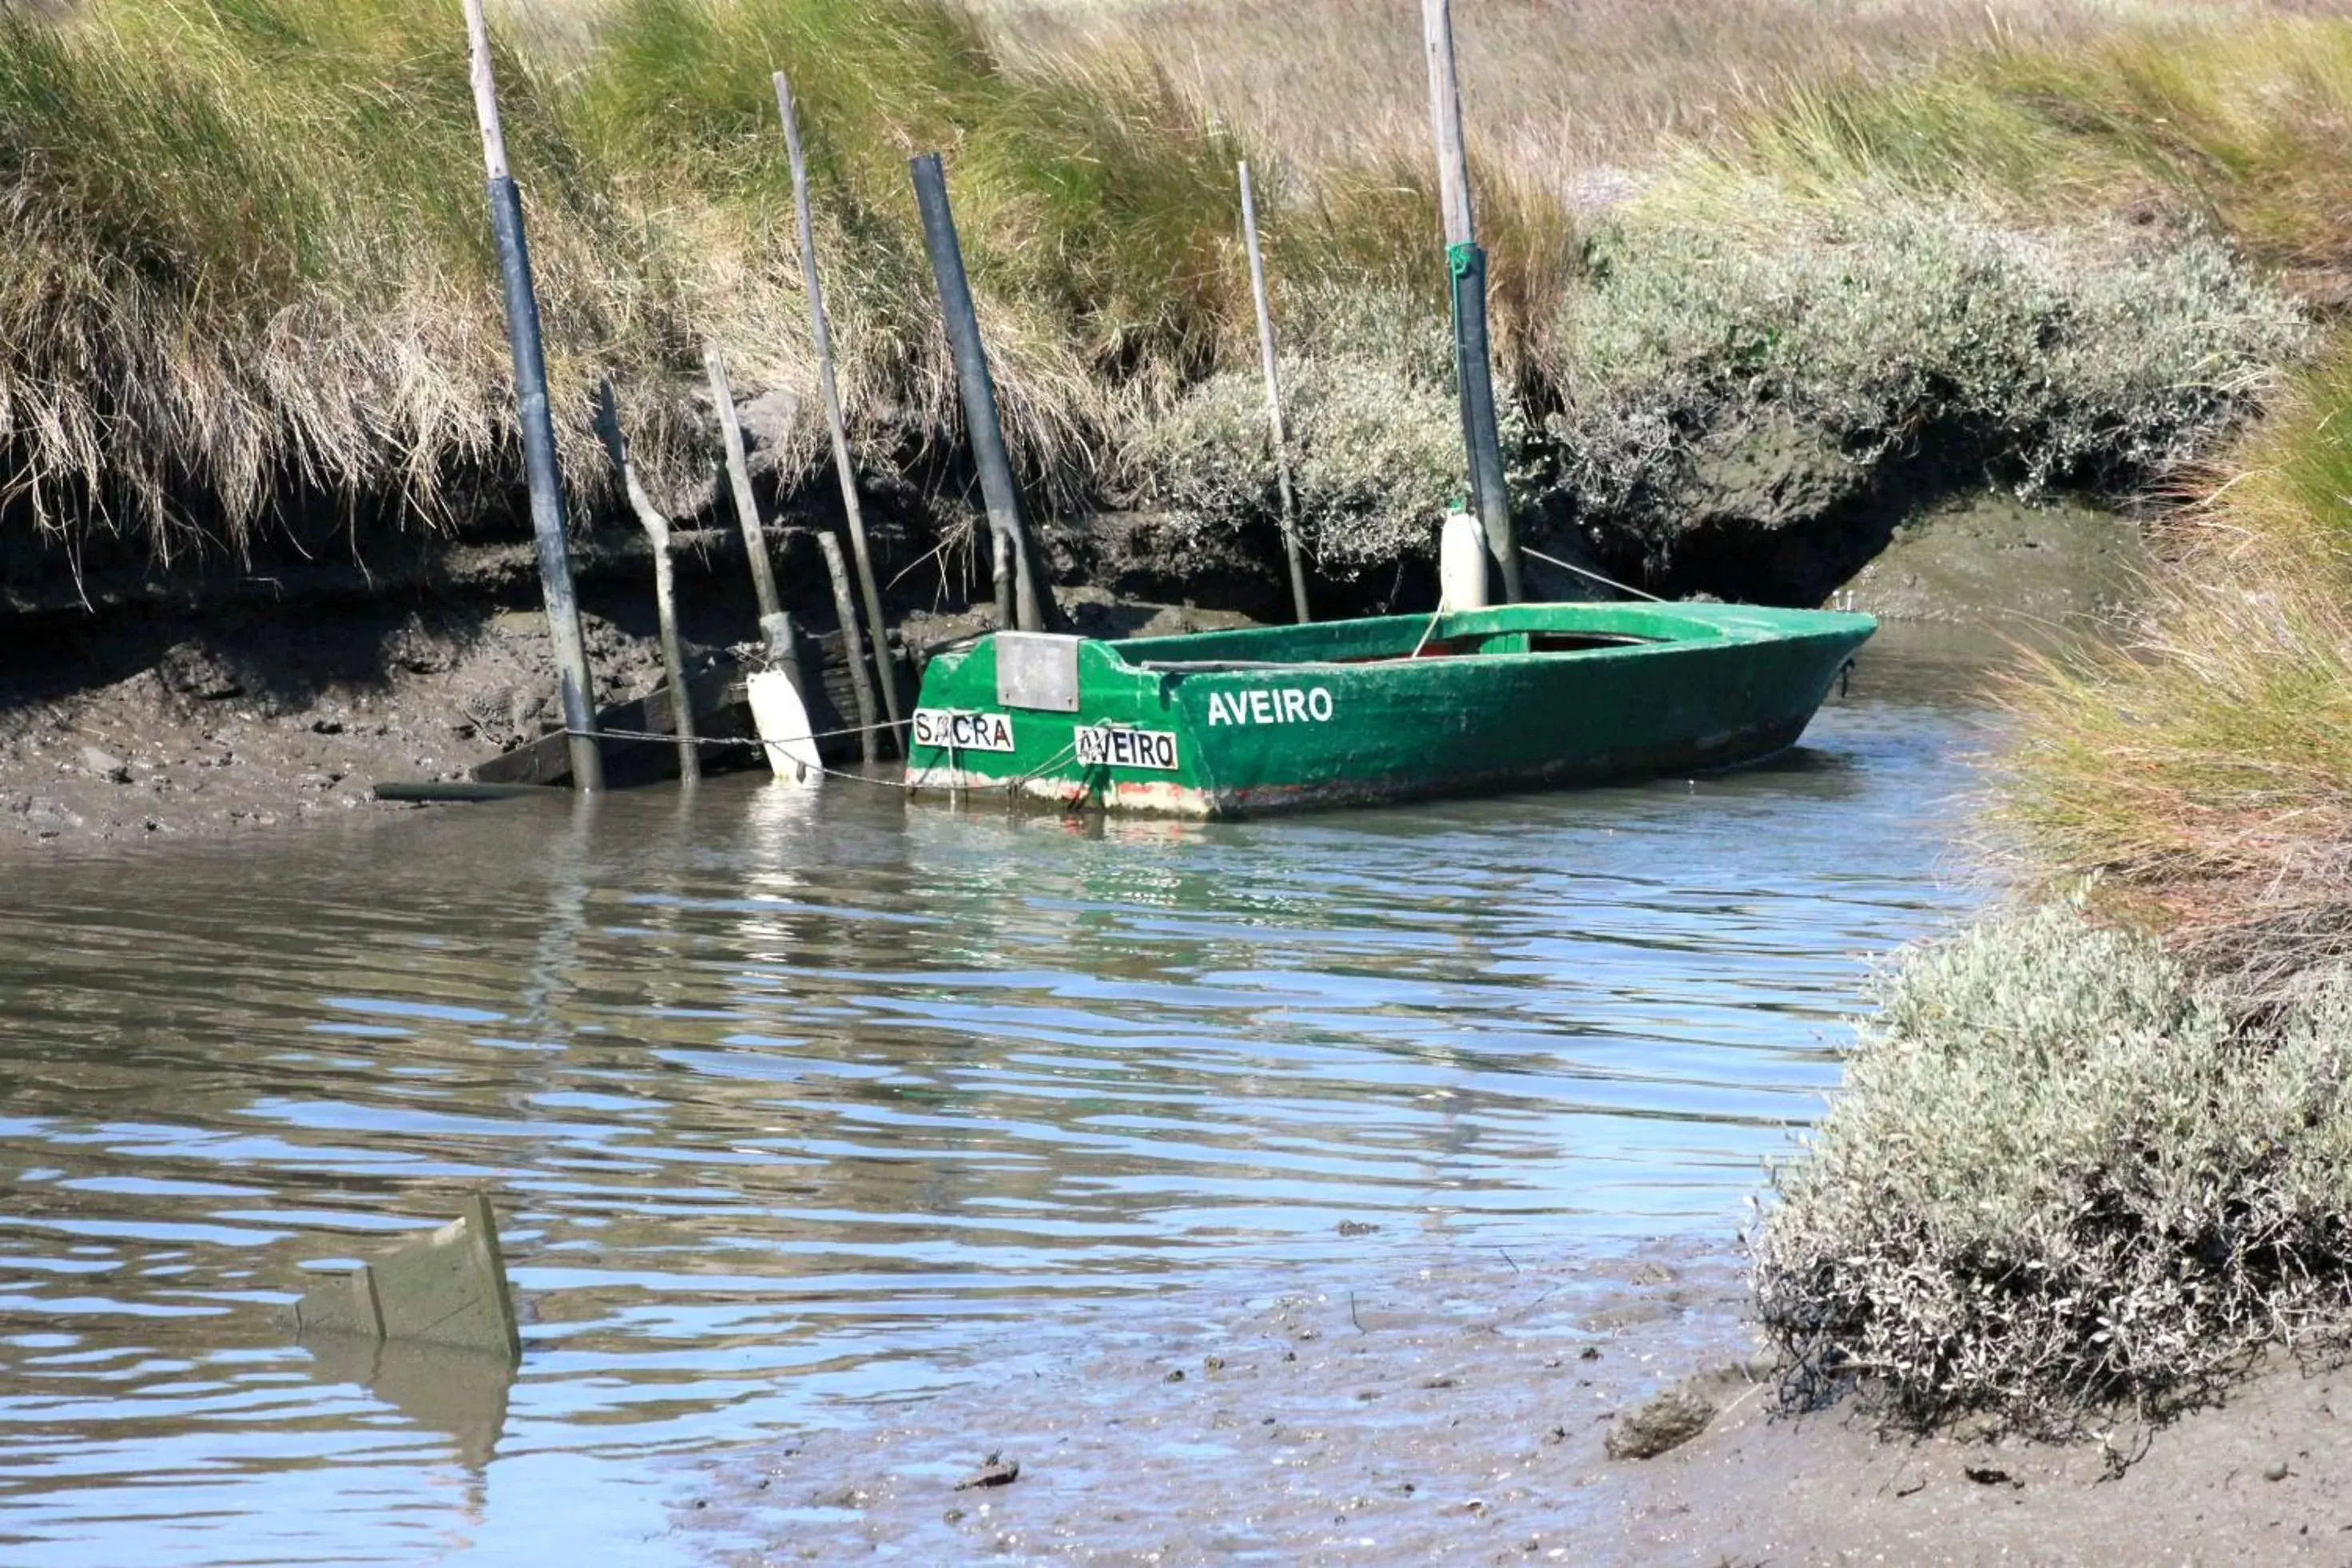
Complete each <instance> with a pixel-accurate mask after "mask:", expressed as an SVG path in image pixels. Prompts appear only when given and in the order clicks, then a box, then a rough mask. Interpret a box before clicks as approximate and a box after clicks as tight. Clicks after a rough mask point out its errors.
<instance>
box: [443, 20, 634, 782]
mask: <svg viewBox="0 0 2352 1568" xmlns="http://www.w3.org/2000/svg"><path fill="white" fill-rule="evenodd" d="M465 7H466V38H467V45H468V47H470V48H471V50H472V55H473V66H472V76H473V83H474V113H475V117H476V118H477V119H478V120H480V122H481V129H482V162H483V165H484V166H485V167H486V168H487V169H488V173H489V193H490V228H491V231H492V233H493V235H495V237H496V238H497V241H498V248H499V277H500V278H501V280H502V282H503V283H504V286H505V289H506V306H507V345H508V347H509V349H510V350H512V352H513V356H514V371H515V402H516V415H517V418H518V420H519V421H520V423H521V425H522V455H523V475H524V477H525V478H526V479H527V480H528V481H529V483H530V530H531V537H532V539H533V541H534V542H535V543H536V544H537V546H538V549H539V587H540V592H541V596H542V598H543V599H544V601H545V602H546V605H547V631H548V636H549V639H550V641H551V642H552V643H553V644H554V648H555V684H556V691H557V695H558V697H559V700H560V704H561V706H562V710H563V729H564V734H565V736H566V737H567V749H568V750H569V751H570V754H571V758H572V788H573V789H603V788H604V754H603V753H602V752H601V751H599V750H598V749H597V746H596V688H595V684H594V681H593V677H592V676H591V675H590V674H589V670H588V641H587V639H586V638H585V637H584V636H583V635H582V633H581V631H580V601H579V600H578V599H577V598H576V597H574V595H573V593H572V552H571V545H570V542H569V538H570V532H571V525H570V521H569V519H568V518H566V517H565V516H564V508H563V477H562V473H561V472H560V471H559V469H558V468H557V466H556V456H555V423H554V421H553V420H552V419H551V417H550V415H549V413H548V406H547V360H546V355H545V351H544V350H542V348H541V344H540V336H539V296H538V293H537V291H536V290H534V289H533V288H532V287H531V280H530V246H529V244H528V242H527V241H526V240H525V238H524V236H523V226H522V193H521V192H520V191H519V190H518V189H516V187H515V183H514V177H513V176H512V175H511V174H509V172H508V171H507V143H506V133H505V131H503V130H502V129H501V128H500V126H499V89H498V82H497V79H496V78H494V77H493V76H492V75H491V72H490V32H489V25H488V22H486V21H485V20H484V19H483V16H482V0H465Z"/></svg>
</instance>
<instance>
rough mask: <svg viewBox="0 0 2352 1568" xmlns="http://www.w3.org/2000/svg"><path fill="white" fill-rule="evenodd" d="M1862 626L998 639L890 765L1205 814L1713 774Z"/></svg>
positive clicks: (1533, 610)
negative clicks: (900, 761) (904, 755)
mask: <svg viewBox="0 0 2352 1568" xmlns="http://www.w3.org/2000/svg"><path fill="white" fill-rule="evenodd" d="M1874 625H1875V623H1874V622H1872V620H1871V619H1870V618H1869V617H1868V616H1863V615H1844V614H1834V613H1829V612H1813V611H1776V610H1763V609H1756V608H1751V607H1748V606H1734V605H1643V606H1626V605H1610V604H1599V605H1595V604H1556V605H1511V606H1505V607H1501V608H1498V609H1494V610H1483V611H1472V612H1463V613H1461V614H1455V615H1447V616H1444V617H1438V618H1433V617H1430V616H1426V615H1414V616H1386V617H1378V618H1372V619H1367V620H1360V621H1346V622H1327V623H1322V624H1318V625H1315V626H1308V627H1267V628H1258V629H1253V630H1250V631H1244V632H1207V633H1199V634H1195V635H1191V636H1184V637H1160V638H1147V639H1137V640H1134V641H1130V642H1125V643H1103V642H1097V641H1095V640H1092V639H1086V638H1066V639H1064V638H1036V637H1029V638H1023V637H1017V636H1006V635H1004V634H997V635H992V636H989V637H983V638H982V639H980V640H979V641H978V642H976V643H973V644H972V645H971V646H969V647H967V648H964V649H961V650H958V651H956V652H953V653H945V654H941V655H940V656H939V657H937V658H935V659H934V660H933V661H932V662H931V664H930V665H929V667H928V668H927V670H926V671H925V674H924V680H923V695H922V702H921V710H920V712H919V715H918V719H917V726H916V737H915V744H914V745H913V746H912V747H910V748H909V756H908V781H909V782H910V783H912V784H914V785H915V786H916V787H918V788H923V789H969V790H982V789H985V790H1006V791H1012V792H1015V793H1018V794H1021V795H1024V796H1028V797H1033V798H1035V799H1038V800H1045V801H1050V802H1052V803H1054V804H1056V805H1059V806H1063V807H1066V808H1076V809H1084V808H1088V807H1100V808H1106V809H1110V810H1136V811H1152V812H1161V813H1168V814H1173V815H1179V816H1188V817H1219V818H1223V817H1241V816H1259V815H1265V814H1267V813H1271V812H1280V811H1295V810H1321V809H1328V808H1331V807H1339V806H1351V805H1367V804H1376V803H1383V802H1390V801H1401V800H1418V799H1428V798H1432V797H1436V796H1449V795H1467V794H1479V793H1491V792H1496V791H1502V790H1510V789H1531V788H1550V787H1559V786H1566V785H1575V784H1585V783H1598V782H1602V781H1606V780H1610V779H1624V778H1629V777H1639V776H1642V775H1645V774H1654V773H1659V772H1674V771H1685V770H1692V769H1700V768H1726V767H1732V766H1737V765H1738V764H1741V763H1745V762H1752V761H1755V760H1757V759H1759V758H1764V757H1767V756H1769V755H1771V754H1772V753H1774V752H1776V751H1779V750H1781V749H1783V748H1785V747H1788V746H1790V745H1791V744H1793V743H1794V742H1795V741H1796V740H1797V738H1798V737H1799V736H1801V734H1802V733H1803V731H1804V728H1805V726H1806V725H1807V724H1808V723H1809V722H1811V718H1812V716H1813V714H1814V712H1815V711H1816V710H1817V709H1818V708H1819V707H1820V706H1821V704H1822V700H1823V699H1824V698H1825V697H1826V696H1827V695H1828V693H1829V689H1830V686H1831V685H1832V683H1834V682H1835V680H1836V679H1837V676H1838V673H1839V671H1840V670H1841V669H1843V666H1844V664H1845V663H1846V661H1847V660H1848V659H1849V658H1850V657H1851V656H1852V654H1853V650H1854V649H1855V648H1857V647H1859V646H1860V645H1861V643H1863V642H1864V640H1865V639H1867V638H1868V637H1869V636H1870V634H1871V632H1872V631H1873V630H1874ZM1416 650H1417V652H1416Z"/></svg>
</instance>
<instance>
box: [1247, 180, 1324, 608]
mask: <svg viewBox="0 0 2352 1568" xmlns="http://www.w3.org/2000/svg"><path fill="white" fill-rule="evenodd" d="M1241 174H1242V237H1243V239H1244V241H1245V242H1246V243H1247V245H1248V246H1249V267H1250V293H1251V294H1252V295H1253V296H1254V297H1255V298H1256V300H1257V354H1258V359H1259V361H1261V362H1262V363H1263V364H1264V365H1265V417H1266V422H1267V423H1269V424H1270V425H1272V426H1273V428H1274V472H1275V477H1276V480H1277V481H1278V482H1279V483H1280V485H1281V486H1282V549H1283V553H1284V554H1285V555H1286V556H1287V557H1289V559H1290V600H1291V603H1292V605H1293V606H1294V607H1295V608H1296V609H1297V612H1298V621H1299V624H1301V625H1305V624H1306V623H1307V622H1309V621H1312V620H1314V619H1315V617H1314V616H1313V615H1311V614H1309V613H1307V567H1306V563H1305V562H1304V561H1302V560H1301V559H1299V554H1298V505H1297V501H1296V500H1295V499H1293V497H1292V495H1291V489H1290V443H1289V441H1288V439H1287V438H1286V436H1285V435H1284V434H1283V429H1282V378H1281V377H1280V376H1279V375H1278V374H1276V371H1275V365H1274V313H1273V312H1272V311H1270V310H1268V309H1267V308H1266V304H1265V261H1264V260H1263V259H1261V258H1260V256H1259V255H1258V248H1257V201H1256V199H1255V197H1254V196H1253V195H1252V194H1251V193H1250V175H1249V163H1248V162H1247V161H1246V160H1244V162H1243V163H1242V164H1241Z"/></svg>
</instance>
